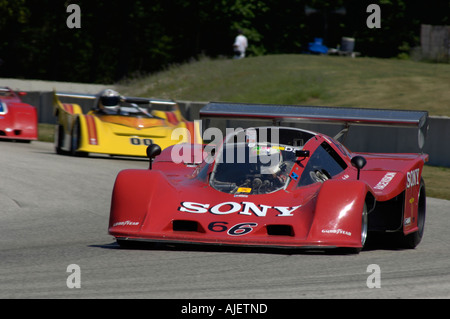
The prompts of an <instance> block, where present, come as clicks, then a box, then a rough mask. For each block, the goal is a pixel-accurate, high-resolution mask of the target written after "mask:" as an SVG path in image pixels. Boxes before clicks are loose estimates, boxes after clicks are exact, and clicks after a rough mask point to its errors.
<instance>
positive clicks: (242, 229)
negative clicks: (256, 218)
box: [208, 222, 258, 236]
mask: <svg viewBox="0 0 450 319" xmlns="http://www.w3.org/2000/svg"><path fill="white" fill-rule="evenodd" d="M225 225H228V223H227V222H212V223H210V224H209V225H208V229H209V230H210V231H213V232H217V233H220V232H224V231H226V230H228V231H227V234H228V235H230V236H241V235H245V234H248V233H249V232H251V231H252V230H253V228H254V227H256V226H258V224H257V223H240V224H236V225H234V226H233V227H231V228H230V229H228V227H227V226H225Z"/></svg>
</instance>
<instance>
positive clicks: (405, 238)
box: [396, 178, 426, 249]
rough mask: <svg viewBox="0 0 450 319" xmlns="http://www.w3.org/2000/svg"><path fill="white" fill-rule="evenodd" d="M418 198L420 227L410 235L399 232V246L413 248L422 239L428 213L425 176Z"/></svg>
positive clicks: (418, 221) (421, 180)
mask: <svg viewBox="0 0 450 319" xmlns="http://www.w3.org/2000/svg"><path fill="white" fill-rule="evenodd" d="M417 200H418V203H419V204H418V211H417V227H418V228H419V229H418V230H417V231H416V232H414V233H412V234H408V235H404V234H403V233H399V234H398V236H399V237H398V238H397V241H396V244H397V246H398V247H399V248H407V249H413V248H416V246H417V245H419V243H420V242H421V241H422V237H423V232H424V229H425V215H426V192H425V182H424V180H423V178H421V179H420V188H419V198H418V199H417Z"/></svg>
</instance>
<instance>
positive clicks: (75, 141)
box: [70, 118, 88, 157]
mask: <svg viewBox="0 0 450 319" xmlns="http://www.w3.org/2000/svg"><path fill="white" fill-rule="evenodd" d="M80 141H81V124H80V119H79V118H77V119H76V121H75V125H74V126H73V129H72V134H71V137H70V155H72V156H82V157H84V156H88V153H87V152H80V151H77V149H78V148H79V147H80Z"/></svg>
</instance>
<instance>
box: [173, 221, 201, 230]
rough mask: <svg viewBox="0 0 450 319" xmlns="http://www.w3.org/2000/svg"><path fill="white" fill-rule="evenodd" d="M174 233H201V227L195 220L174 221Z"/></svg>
mask: <svg viewBox="0 0 450 319" xmlns="http://www.w3.org/2000/svg"><path fill="white" fill-rule="evenodd" d="M172 229H173V231H194V232H198V231H199V225H198V223H197V222H196V221H193V220H174V221H173V222H172Z"/></svg>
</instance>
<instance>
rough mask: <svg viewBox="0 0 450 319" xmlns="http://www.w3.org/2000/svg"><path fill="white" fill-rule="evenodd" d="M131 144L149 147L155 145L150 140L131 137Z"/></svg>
mask: <svg viewBox="0 0 450 319" xmlns="http://www.w3.org/2000/svg"><path fill="white" fill-rule="evenodd" d="M130 143H131V144H133V145H145V146H149V145H152V144H153V141H152V139H150V138H139V137H130Z"/></svg>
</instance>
